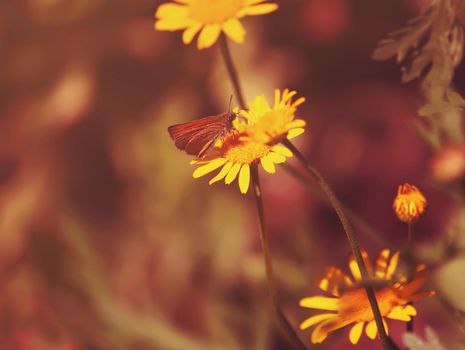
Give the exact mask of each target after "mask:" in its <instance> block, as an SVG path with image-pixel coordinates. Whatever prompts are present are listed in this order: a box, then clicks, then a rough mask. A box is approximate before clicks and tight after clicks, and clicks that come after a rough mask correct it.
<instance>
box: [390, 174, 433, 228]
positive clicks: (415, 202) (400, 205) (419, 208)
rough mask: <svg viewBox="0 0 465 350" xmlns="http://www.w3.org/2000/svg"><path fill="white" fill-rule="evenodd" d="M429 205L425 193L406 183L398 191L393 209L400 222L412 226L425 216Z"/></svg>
mask: <svg viewBox="0 0 465 350" xmlns="http://www.w3.org/2000/svg"><path fill="white" fill-rule="evenodd" d="M427 205H428V202H427V201H426V198H425V196H424V195H423V193H421V192H420V190H419V189H418V188H417V187H416V186H414V185H410V184H408V183H405V184H403V185H400V186H399V188H398V189H397V196H396V198H395V199H394V204H393V208H394V212H395V213H396V216H397V218H398V219H399V220H400V221H402V222H405V223H407V224H410V223H412V222H415V221H417V220H418V219H419V218H420V216H422V215H423V213H424V212H425V210H426V207H427Z"/></svg>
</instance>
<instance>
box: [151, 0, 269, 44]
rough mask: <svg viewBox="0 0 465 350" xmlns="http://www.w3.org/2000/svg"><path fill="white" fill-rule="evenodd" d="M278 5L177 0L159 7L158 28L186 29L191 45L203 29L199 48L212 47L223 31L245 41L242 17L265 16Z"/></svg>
mask: <svg viewBox="0 0 465 350" xmlns="http://www.w3.org/2000/svg"><path fill="white" fill-rule="evenodd" d="M277 8H278V5H277V4H273V3H268V2H267V0H175V2H171V3H167V4H162V5H160V6H159V7H158V9H157V12H156V13H155V19H156V22H155V29H157V30H169V31H175V30H184V32H183V34H182V41H183V43H184V44H190V43H191V42H192V40H193V39H194V36H195V35H196V34H197V33H198V32H200V34H199V39H198V41H197V47H198V48H199V49H205V48H208V47H210V46H212V45H213V44H214V43H215V42H216V40H217V39H218V37H219V35H220V34H221V32H224V33H225V34H226V35H227V36H228V37H229V38H231V39H232V40H233V41H235V42H237V43H242V42H243V41H244V37H245V29H244V27H243V26H242V24H241V22H240V21H239V19H240V18H242V17H245V16H255V15H264V14H267V13H270V12H273V11H275V10H276V9H277Z"/></svg>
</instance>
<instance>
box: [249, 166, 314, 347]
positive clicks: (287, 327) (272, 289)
mask: <svg viewBox="0 0 465 350" xmlns="http://www.w3.org/2000/svg"><path fill="white" fill-rule="evenodd" d="M251 175H252V183H253V188H254V194H255V204H256V207H257V215H258V221H259V232H260V241H261V244H262V250H263V258H264V260H265V268H266V281H267V284H268V290H269V293H270V299H271V304H272V306H273V311H274V312H275V314H276V318H277V320H278V322H279V325H280V328H281V329H282V330H283V332H284V333H285V335H286V337H287V338H288V340H289V341H290V342H292V344H293V345H294V347H295V349H300V350H306V349H307V348H306V347H305V345H304V344H303V343H302V341H301V340H300V338H299V336H298V335H297V334H296V333H295V330H294V328H293V327H292V326H291V324H290V323H289V321H288V320H287V318H286V316H284V314H283V312H282V310H281V308H280V307H279V299H278V289H277V286H276V278H275V275H274V271H273V263H272V258H271V251H270V243H269V241H268V235H267V234H266V228H265V212H264V209H263V199H262V190H261V187H260V178H259V176H258V167H257V165H252V166H251Z"/></svg>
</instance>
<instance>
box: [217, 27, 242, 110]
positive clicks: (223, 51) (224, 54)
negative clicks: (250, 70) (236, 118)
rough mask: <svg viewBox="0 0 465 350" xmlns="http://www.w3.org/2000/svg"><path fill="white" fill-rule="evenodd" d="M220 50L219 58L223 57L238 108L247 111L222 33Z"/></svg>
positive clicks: (226, 42) (225, 39)
mask: <svg viewBox="0 0 465 350" xmlns="http://www.w3.org/2000/svg"><path fill="white" fill-rule="evenodd" d="M220 50H221V56H222V57H223V61H224V64H225V66H226V70H227V71H228V75H229V79H230V80H231V83H232V85H233V88H234V91H235V93H236V98H237V100H238V102H239V106H240V107H241V108H242V109H247V106H246V104H245V100H244V96H243V95H242V89H241V84H240V82H239V76H238V75H237V70H236V67H235V66H234V62H233V60H232V56H231V51H229V45H228V39H227V38H226V35H224V33H221V35H220Z"/></svg>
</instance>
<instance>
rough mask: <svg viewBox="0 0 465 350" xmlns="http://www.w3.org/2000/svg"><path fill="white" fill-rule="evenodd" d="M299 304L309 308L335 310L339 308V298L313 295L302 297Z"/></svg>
mask: <svg viewBox="0 0 465 350" xmlns="http://www.w3.org/2000/svg"><path fill="white" fill-rule="evenodd" d="M299 305H300V306H302V307H308V308H310V309H318V310H329V311H336V310H337V309H338V308H339V299H338V298H328V297H322V296H314V297H308V298H304V299H302V300H301V301H300V303H299Z"/></svg>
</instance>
